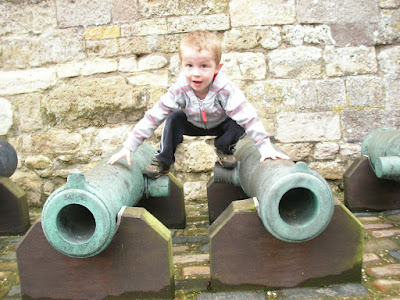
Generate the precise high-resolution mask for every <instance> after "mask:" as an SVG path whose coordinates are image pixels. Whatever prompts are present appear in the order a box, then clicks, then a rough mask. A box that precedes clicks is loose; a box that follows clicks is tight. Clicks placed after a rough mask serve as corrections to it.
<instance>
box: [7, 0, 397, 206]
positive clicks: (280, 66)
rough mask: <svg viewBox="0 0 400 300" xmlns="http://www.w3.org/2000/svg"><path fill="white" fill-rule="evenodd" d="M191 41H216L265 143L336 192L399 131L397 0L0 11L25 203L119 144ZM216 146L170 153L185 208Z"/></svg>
mask: <svg viewBox="0 0 400 300" xmlns="http://www.w3.org/2000/svg"><path fill="white" fill-rule="evenodd" d="M195 29H208V30H213V31H217V32H218V33H219V35H220V36H221V38H222V39H223V45H224V53H225V54H224V56H223V62H224V65H225V68H226V70H227V72H228V74H229V75H230V77H231V78H232V79H233V80H234V81H235V82H236V83H237V84H238V85H239V86H240V87H241V88H242V89H243V91H244V92H245V94H246V95H247V96H248V99H249V101H251V102H252V103H253V104H254V106H255V107H256V108H257V110H258V113H259V116H260V117H261V119H262V121H263V123H264V125H265V127H266V129H267V130H268V132H269V133H270V134H271V136H273V139H274V142H275V143H276V144H277V145H279V146H280V147H281V149H282V150H284V151H285V152H286V153H288V154H289V155H290V156H291V157H292V158H293V159H294V160H303V161H305V162H307V163H308V164H309V165H310V166H311V167H313V168H315V169H316V170H317V171H318V172H319V173H320V174H321V175H323V176H324V177H325V178H326V179H327V180H328V181H329V182H330V184H331V185H332V188H333V189H334V191H340V190H341V180H342V175H343V173H344V171H345V170H346V169H347V168H348V166H349V165H350V164H351V163H352V161H353V160H354V159H355V158H356V157H357V156H359V155H360V146H361V142H362V140H363V138H364V137H365V135H366V134H367V133H369V132H370V131H372V130H374V129H375V128H378V127H395V128H398V127H399V125H400V101H399V99H398V95H399V93H400V74H399V73H400V43H399V42H400V1H399V0H316V1H310V0H297V1H295V0H254V1H247V0H199V1H188V0H176V1H166V0H101V1H100V0H92V1H84V0H30V1H28V0H1V1H0V137H1V138H3V139H6V140H8V141H9V142H10V143H11V144H12V145H14V147H15V148H16V150H17V152H18V154H19V159H20V161H19V166H18V169H17V171H16V173H15V174H14V175H13V177H12V179H13V180H14V181H15V182H17V183H18V184H19V185H20V186H21V187H22V188H24V189H25V190H26V191H27V192H28V195H29V203H30V204H31V205H37V206H40V205H42V203H43V201H44V200H45V199H46V198H47V196H48V195H49V194H50V193H51V192H52V191H53V190H54V189H55V188H57V187H59V186H60V185H62V184H64V183H65V180H66V177H67V175H68V174H69V173H70V172H73V171H84V170H87V169H89V168H90V167H91V166H93V164H95V163H96V162H97V161H98V160H99V159H100V158H101V157H102V156H104V155H105V154H107V153H109V152H110V151H112V150H114V149H115V148H116V147H117V146H118V145H119V144H120V143H121V142H122V141H123V140H124V139H125V137H126V136H127V134H128V132H129V131H130V129H131V128H132V126H133V125H134V124H135V123H136V122H137V121H138V120H139V119H140V118H141V117H142V116H143V115H144V112H145V111H146V109H148V108H149V107H151V106H152V104H154V103H155V102H156V101H157V100H158V98H159V97H160V95H162V94H163V93H164V92H165V91H166V89H167V88H168V86H169V85H170V84H171V83H172V82H173V81H174V80H175V78H176V76H177V75H178V73H179V67H178V57H177V47H178V44H179V41H180V39H181V37H182V34H184V33H185V32H188V31H191V30H195ZM159 137H160V129H159V130H157V132H156V134H155V136H154V137H153V138H152V139H150V143H152V144H154V145H155V146H156V145H157V141H158V139H159ZM212 145H213V140H212V138H187V139H186V140H185V142H184V143H183V144H182V145H181V146H180V147H179V149H178V151H177V162H176V164H175V167H174V169H175V170H174V173H175V174H176V176H177V177H178V178H179V179H180V180H181V181H183V182H184V183H185V185H184V188H185V193H186V197H187V199H188V200H191V199H200V198H204V197H205V183H206V182H207V180H208V179H209V178H210V176H211V173H212V169H213V165H214V161H215V158H216V156H215V153H214V149H213V146H212Z"/></svg>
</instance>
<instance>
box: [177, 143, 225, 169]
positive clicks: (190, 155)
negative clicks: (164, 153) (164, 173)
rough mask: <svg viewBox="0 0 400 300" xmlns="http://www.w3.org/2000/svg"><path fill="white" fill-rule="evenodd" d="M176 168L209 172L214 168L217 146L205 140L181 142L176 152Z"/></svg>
mask: <svg viewBox="0 0 400 300" xmlns="http://www.w3.org/2000/svg"><path fill="white" fill-rule="evenodd" d="M175 157H176V162H175V170H177V171H184V172H207V171H211V170H213V168H214V164H215V161H216V157H217V156H216V154H215V148H214V147H213V146H210V145H208V144H207V143H206V142H205V141H191V142H184V143H183V144H181V145H180V146H179V147H178V149H177V151H176V154H175Z"/></svg>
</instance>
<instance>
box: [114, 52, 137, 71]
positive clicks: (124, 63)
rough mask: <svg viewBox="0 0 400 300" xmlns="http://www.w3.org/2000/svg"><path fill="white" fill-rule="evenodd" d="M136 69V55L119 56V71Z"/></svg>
mask: <svg viewBox="0 0 400 300" xmlns="http://www.w3.org/2000/svg"><path fill="white" fill-rule="evenodd" d="M136 70H137V60H136V56H132V57H121V59H120V60H119V63H118V71H120V72H134V71H136Z"/></svg>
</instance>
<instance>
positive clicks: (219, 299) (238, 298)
mask: <svg viewBox="0 0 400 300" xmlns="http://www.w3.org/2000/svg"><path fill="white" fill-rule="evenodd" d="M242 299H243V300H244V299H246V300H267V296H266V295H265V292H264V291H248V292H219V293H200V294H198V295H197V300H242Z"/></svg>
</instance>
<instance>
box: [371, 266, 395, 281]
mask: <svg viewBox="0 0 400 300" xmlns="http://www.w3.org/2000/svg"><path fill="white" fill-rule="evenodd" d="M365 272H366V273H367V274H368V275H370V276H373V277H377V278H380V277H389V276H399V275H400V264H389V265H383V266H379V267H370V268H366V269H365Z"/></svg>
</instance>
